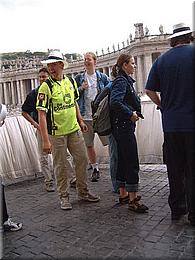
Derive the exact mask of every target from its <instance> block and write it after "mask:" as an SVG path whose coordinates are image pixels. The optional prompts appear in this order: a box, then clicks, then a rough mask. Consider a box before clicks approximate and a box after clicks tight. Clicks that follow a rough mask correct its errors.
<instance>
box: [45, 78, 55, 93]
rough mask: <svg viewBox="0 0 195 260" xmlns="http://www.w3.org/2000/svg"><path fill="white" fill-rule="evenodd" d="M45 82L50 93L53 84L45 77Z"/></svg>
mask: <svg viewBox="0 0 195 260" xmlns="http://www.w3.org/2000/svg"><path fill="white" fill-rule="evenodd" d="M45 83H47V85H48V87H49V89H50V91H51V93H52V87H53V84H52V83H51V80H49V79H46V81H45Z"/></svg>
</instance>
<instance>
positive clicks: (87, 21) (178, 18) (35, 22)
mask: <svg viewBox="0 0 195 260" xmlns="http://www.w3.org/2000/svg"><path fill="white" fill-rule="evenodd" d="M192 5H193V1H191V0H185V1H184V0H180V1H179V0H169V1H167V0H164V1H158V0H142V1H141V0H97V1H94V0H0V26H1V41H0V52H1V53H2V52H12V51H26V50H30V51H32V52H34V51H47V49H48V48H50V49H51V48H59V49H61V51H62V52H63V53H71V52H77V53H81V54H82V53H84V52H86V51H94V52H95V51H96V50H98V52H99V53H100V52H101V49H102V48H103V49H104V50H105V51H106V49H107V47H108V46H109V47H110V50H111V49H112V45H113V44H115V46H117V44H118V43H120V44H121V42H122V41H125V42H126V40H127V38H128V37H129V34H130V33H131V34H132V35H133V37H134V33H135V30H134V28H135V27H134V23H137V22H142V23H143V24H144V28H145V26H147V27H148V29H149V32H150V34H158V33H159V25H160V24H162V25H163V27H164V32H166V33H171V32H172V26H173V25H174V24H176V23H180V22H185V23H187V24H188V25H190V26H191V27H192V24H193V12H192V9H193V8H192Z"/></svg>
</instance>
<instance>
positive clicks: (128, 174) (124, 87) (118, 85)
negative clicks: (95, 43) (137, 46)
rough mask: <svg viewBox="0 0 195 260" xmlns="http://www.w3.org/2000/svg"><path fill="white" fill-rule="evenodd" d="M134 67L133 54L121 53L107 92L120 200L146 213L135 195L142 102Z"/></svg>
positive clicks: (131, 207)
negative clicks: (134, 75) (138, 124)
mask: <svg viewBox="0 0 195 260" xmlns="http://www.w3.org/2000/svg"><path fill="white" fill-rule="evenodd" d="M135 68H136V65H135V61H134V58H133V57H132V56H130V55H128V54H121V55H120V56H119V58H118V59H117V63H116V64H115V65H114V66H113V69H112V76H113V77H114V78H115V79H114V81H113V83H112V86H111V93H110V113H111V114H110V116H111V125H112V134H113V136H114V138H115V140H116V142H117V151H118V167H117V174H116V179H117V183H118V186H119V190H120V197H119V202H120V203H129V210H131V211H134V212H138V213H145V212H147V210H148V207H147V206H145V205H144V204H141V202H140V199H141V196H139V195H138V183H139V159H138V151H137V142H136V137H135V134H134V132H135V126H136V124H135V123H136V121H138V120H139V118H140V117H141V118H143V116H142V114H141V102H140V99H139V97H138V96H137V94H136V92H135V90H134V88H133V83H134V82H135V80H134V79H133V78H132V77H131V76H130V75H132V74H133V73H134V71H135Z"/></svg>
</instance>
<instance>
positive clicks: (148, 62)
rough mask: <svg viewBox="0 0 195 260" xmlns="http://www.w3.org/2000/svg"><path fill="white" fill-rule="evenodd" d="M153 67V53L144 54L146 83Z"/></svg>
mask: <svg viewBox="0 0 195 260" xmlns="http://www.w3.org/2000/svg"><path fill="white" fill-rule="evenodd" d="M151 67H152V55H151V53H148V54H145V56H144V84H146V81H147V78H148V74H149V72H150V69H151Z"/></svg>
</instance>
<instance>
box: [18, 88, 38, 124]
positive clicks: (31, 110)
mask: <svg viewBox="0 0 195 260" xmlns="http://www.w3.org/2000/svg"><path fill="white" fill-rule="evenodd" d="M38 89H39V87H37V88H35V89H33V90H31V92H30V93H29V94H28V95H27V97H26V99H25V101H24V104H23V105H22V111H23V112H27V113H28V114H29V115H30V116H31V117H32V118H33V119H34V120H35V121H36V122H37V123H38V112H37V110H36V102H37V93H38Z"/></svg>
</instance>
